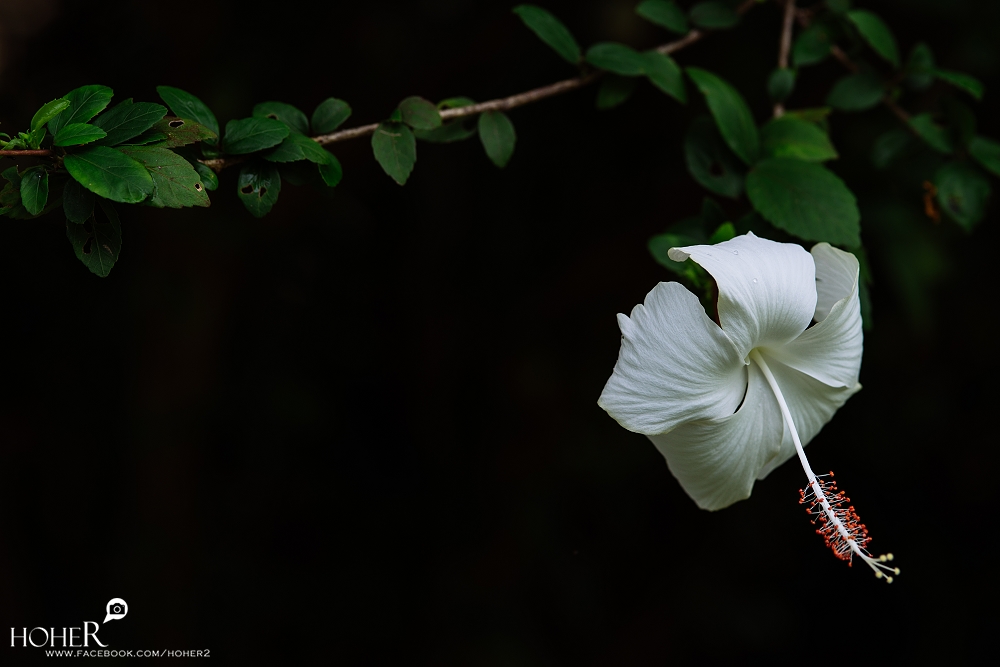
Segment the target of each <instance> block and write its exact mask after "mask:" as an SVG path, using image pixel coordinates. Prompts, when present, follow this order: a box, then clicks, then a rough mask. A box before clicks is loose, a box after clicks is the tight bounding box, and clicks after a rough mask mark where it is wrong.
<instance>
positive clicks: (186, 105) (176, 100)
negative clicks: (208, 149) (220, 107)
mask: <svg viewBox="0 0 1000 667" xmlns="http://www.w3.org/2000/svg"><path fill="white" fill-rule="evenodd" d="M156 92H157V93H158V94H159V95H160V99H161V100H163V101H164V102H166V104H167V106H168V107H170V110H171V111H173V112H174V115H175V116H179V117H180V118H190V119H191V120H193V121H194V122H196V123H201V124H202V125H204V126H205V127H207V128H208V129H210V130H211V131H212V132H213V133H215V136H219V121H218V120H216V119H215V114H214V113H212V110H211V109H209V108H208V106H206V105H205V103H204V102H202V101H201V100H199V99H198V98H197V97H195V96H194V95H192V94H191V93H189V92H187V91H185V90H181V89H180V88H171V87H170V86H157V87H156Z"/></svg>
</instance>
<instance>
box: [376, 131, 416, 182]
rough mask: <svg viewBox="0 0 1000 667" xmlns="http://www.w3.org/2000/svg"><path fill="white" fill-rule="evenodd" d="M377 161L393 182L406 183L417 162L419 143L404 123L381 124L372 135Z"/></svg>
mask: <svg viewBox="0 0 1000 667" xmlns="http://www.w3.org/2000/svg"><path fill="white" fill-rule="evenodd" d="M372 151H373V152H374V153H375V159H376V160H377V161H378V163H379V164H380V165H382V169H383V170H385V173H387V174H388V175H389V176H390V177H391V178H392V180H394V181H396V182H397V183H399V184H400V185H403V184H404V183H406V179H408V178H409V177H410V173H411V172H412V171H413V165H414V164H416V162H417V142H416V139H415V138H414V137H413V133H412V132H410V128H408V127H407V126H406V125H403V124H402V123H397V122H392V121H386V122H384V123H380V124H379V126H378V129H376V130H375V134H373V135H372Z"/></svg>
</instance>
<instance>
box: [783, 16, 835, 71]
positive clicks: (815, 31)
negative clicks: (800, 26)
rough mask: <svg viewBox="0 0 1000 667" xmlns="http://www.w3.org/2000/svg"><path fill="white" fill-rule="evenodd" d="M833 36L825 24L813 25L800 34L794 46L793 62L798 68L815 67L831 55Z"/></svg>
mask: <svg viewBox="0 0 1000 667" xmlns="http://www.w3.org/2000/svg"><path fill="white" fill-rule="evenodd" d="M831 46H833V34H832V33H831V31H830V28H829V27H828V26H826V25H825V24H823V23H813V24H812V25H811V26H809V27H808V28H806V29H805V30H803V31H802V32H800V33H799V36H798V37H796V38H795V43H794V44H793V45H792V62H793V63H795V66H796V67H804V66H805V65H815V64H816V63H818V62H822V61H823V60H825V59H826V57H827V56H828V55H830V47H831Z"/></svg>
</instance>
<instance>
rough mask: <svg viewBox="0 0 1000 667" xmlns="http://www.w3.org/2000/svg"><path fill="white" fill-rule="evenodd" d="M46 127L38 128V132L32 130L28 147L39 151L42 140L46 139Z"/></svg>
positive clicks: (29, 134)
mask: <svg viewBox="0 0 1000 667" xmlns="http://www.w3.org/2000/svg"><path fill="white" fill-rule="evenodd" d="M45 131H46V130H45V126H44V125H43V126H42V127H40V128H38V129H37V130H32V131H31V132H29V133H28V147H29V148H35V149H37V148H38V147H39V146H41V145H42V139H44V138H45Z"/></svg>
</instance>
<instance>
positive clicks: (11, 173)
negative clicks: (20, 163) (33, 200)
mask: <svg viewBox="0 0 1000 667" xmlns="http://www.w3.org/2000/svg"><path fill="white" fill-rule="evenodd" d="M0 176H2V177H3V178H5V179H7V180H8V181H10V182H11V184H13V185H16V186H17V187H18V188H20V187H21V174H19V173H18V171H17V165H14V166H13V167H7V168H6V169H4V170H3V172H2V173H0ZM18 198H19V199H20V197H18Z"/></svg>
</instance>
